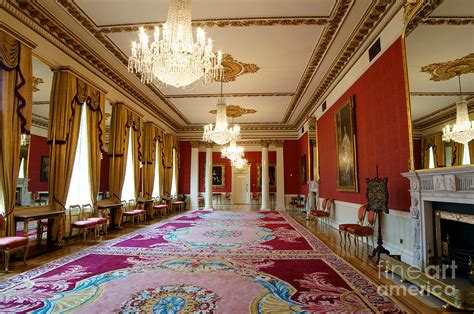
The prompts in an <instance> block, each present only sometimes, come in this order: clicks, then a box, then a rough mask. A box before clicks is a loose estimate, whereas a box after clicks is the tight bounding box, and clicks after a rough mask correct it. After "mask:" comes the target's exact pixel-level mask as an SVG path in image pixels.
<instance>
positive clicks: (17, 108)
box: [0, 31, 33, 235]
mask: <svg viewBox="0 0 474 314" xmlns="http://www.w3.org/2000/svg"><path fill="white" fill-rule="evenodd" d="M32 82H33V72H32V57H31V49H30V48H29V47H28V46H26V45H24V44H23V43H21V42H20V41H18V40H16V39H15V38H13V37H12V36H10V35H8V34H7V33H5V32H4V31H0V86H1V89H0V99H1V102H0V173H1V176H0V191H1V193H0V215H4V216H5V217H6V234H7V235H14V234H15V229H16V228H15V223H14V216H13V215H14V208H15V196H16V184H17V180H18V171H19V167H20V139H21V133H25V134H29V133H30V125H31V105H32V98H33V83H32ZM2 195H3V197H2Z"/></svg>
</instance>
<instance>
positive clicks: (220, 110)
mask: <svg viewBox="0 0 474 314" xmlns="http://www.w3.org/2000/svg"><path fill="white" fill-rule="evenodd" d="M239 138H240V126H239V125H237V124H236V125H234V126H233V127H231V128H229V123H228V122H227V110H226V104H225V98H224V97H223V96H222V81H221V97H220V98H219V100H218V102H217V114H216V125H215V127H214V126H213V125H212V123H210V124H208V125H205V126H204V134H203V135H202V140H203V141H206V142H214V143H216V144H218V145H225V144H227V143H229V142H231V141H236V140H238V139H239Z"/></svg>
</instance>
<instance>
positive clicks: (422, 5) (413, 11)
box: [404, 0, 443, 36]
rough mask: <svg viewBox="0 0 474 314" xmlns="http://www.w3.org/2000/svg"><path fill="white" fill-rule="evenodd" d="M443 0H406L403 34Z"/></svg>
mask: <svg viewBox="0 0 474 314" xmlns="http://www.w3.org/2000/svg"><path fill="white" fill-rule="evenodd" d="M442 2H443V0H407V3H406V4H405V12H404V17H405V25H406V28H405V36H408V35H409V34H410V33H411V32H412V31H413V30H414V29H415V28H416V27H417V26H418V24H420V23H421V22H423V21H424V20H425V18H426V17H428V16H429V15H430V14H431V13H432V12H433V11H434V10H435V9H436V8H437V7H438V6H439V5H440V4H441V3H442Z"/></svg>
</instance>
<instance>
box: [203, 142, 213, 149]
mask: <svg viewBox="0 0 474 314" xmlns="http://www.w3.org/2000/svg"><path fill="white" fill-rule="evenodd" d="M203 144H204V146H205V147H206V148H213V147H214V143H208V142H204V143H203Z"/></svg>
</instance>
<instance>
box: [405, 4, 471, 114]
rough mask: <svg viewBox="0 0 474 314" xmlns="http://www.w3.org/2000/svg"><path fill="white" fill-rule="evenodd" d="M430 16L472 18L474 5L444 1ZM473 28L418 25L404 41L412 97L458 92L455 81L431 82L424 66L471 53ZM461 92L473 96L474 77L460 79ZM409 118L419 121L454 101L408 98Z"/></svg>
mask: <svg viewBox="0 0 474 314" xmlns="http://www.w3.org/2000/svg"><path fill="white" fill-rule="evenodd" d="M431 16H438V17H440V16H441V17H449V16H451V17H458V16H471V17H472V16H474V1H472V0H456V1H443V2H442V4H441V5H440V6H439V7H438V8H437V9H436V10H434V11H433V13H432V14H431ZM473 34H474V25H472V24H470V25H460V26H455V25H446V24H444V25H426V24H423V23H420V24H419V25H418V27H417V28H416V29H415V30H414V31H413V32H412V33H410V35H409V36H408V37H407V39H406V49H407V63H408V76H409V82H410V92H411V93H414V92H415V93H419V92H423V93H440V92H458V91H459V87H458V79H457V77H455V78H452V79H450V80H447V81H433V80H430V77H431V75H430V74H429V73H426V72H421V68H422V67H423V66H426V65H429V64H432V63H439V62H447V61H452V60H455V59H459V58H462V57H465V56H467V55H468V54H470V53H473V52H474V35H473ZM461 84H462V91H463V92H470V93H473V92H474V73H470V74H466V75H462V76H461ZM410 100H411V108H412V118H413V119H414V120H415V119H419V118H421V117H424V116H427V115H429V114H431V113H432V112H434V111H436V110H438V109H441V108H443V107H446V106H448V105H450V104H452V103H454V102H455V101H456V100H457V97H455V96H414V95H412V96H411V97H410Z"/></svg>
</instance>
